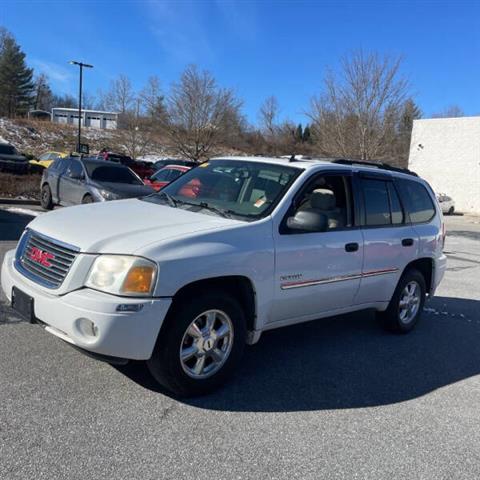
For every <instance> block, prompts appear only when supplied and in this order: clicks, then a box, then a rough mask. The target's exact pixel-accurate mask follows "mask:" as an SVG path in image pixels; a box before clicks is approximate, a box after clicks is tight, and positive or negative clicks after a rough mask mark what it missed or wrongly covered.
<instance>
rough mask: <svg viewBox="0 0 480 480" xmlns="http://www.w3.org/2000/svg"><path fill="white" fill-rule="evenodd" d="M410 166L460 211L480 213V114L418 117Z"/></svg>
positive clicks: (411, 147)
mask: <svg viewBox="0 0 480 480" xmlns="http://www.w3.org/2000/svg"><path fill="white" fill-rule="evenodd" d="M408 168H409V169H410V170H413V171H414V172H416V173H418V174H419V175H420V176H421V177H423V178H425V180H427V181H428V182H429V183H430V185H431V186H432V188H433V189H434V190H435V192H437V193H445V194H447V195H448V196H450V197H452V198H453V200H454V201H455V210H456V211H458V212H465V213H467V212H472V213H480V117H460V118H432V119H425V120H415V121H414V122H413V131H412V141H411V144H410V157H409V160H408Z"/></svg>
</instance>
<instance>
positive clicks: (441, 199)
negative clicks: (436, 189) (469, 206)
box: [437, 193, 455, 215]
mask: <svg viewBox="0 0 480 480" xmlns="http://www.w3.org/2000/svg"><path fill="white" fill-rule="evenodd" d="M437 200H438V203H439V205H440V208H441V209H442V213H444V214H445V215H453V214H454V212H455V202H454V201H453V199H452V197H449V196H448V195H445V194H444V193H437Z"/></svg>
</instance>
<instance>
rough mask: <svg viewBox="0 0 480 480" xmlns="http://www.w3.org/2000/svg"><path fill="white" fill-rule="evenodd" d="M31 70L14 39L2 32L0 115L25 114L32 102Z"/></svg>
mask: <svg viewBox="0 0 480 480" xmlns="http://www.w3.org/2000/svg"><path fill="white" fill-rule="evenodd" d="M32 77H33V70H32V69H31V68H28V67H27V65H26V63H25V54H24V53H23V52H22V50H21V49H20V46H19V45H18V44H17V42H16V41H15V39H14V38H13V37H12V36H11V35H10V34H9V33H7V32H3V35H2V42H1V51H0V115H3V116H8V117H14V116H16V115H25V114H26V113H27V112H28V110H29V109H30V107H31V105H32V102H33V91H34V84H33V82H32Z"/></svg>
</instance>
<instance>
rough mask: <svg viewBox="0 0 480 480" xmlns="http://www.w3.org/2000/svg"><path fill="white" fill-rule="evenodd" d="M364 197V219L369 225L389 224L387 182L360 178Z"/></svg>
mask: <svg viewBox="0 0 480 480" xmlns="http://www.w3.org/2000/svg"><path fill="white" fill-rule="evenodd" d="M362 185H363V195H364V199H365V221H366V224H367V225H369V226H378V225H390V224H391V215H390V201H389V197H388V189H387V183H386V182H384V181H382V180H367V179H363V180H362Z"/></svg>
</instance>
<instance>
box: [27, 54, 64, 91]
mask: <svg viewBox="0 0 480 480" xmlns="http://www.w3.org/2000/svg"><path fill="white" fill-rule="evenodd" d="M31 64H32V66H33V67H34V69H35V70H37V72H40V73H44V74H45V75H47V76H48V78H49V79H50V80H52V81H53V82H55V83H57V84H63V85H66V84H69V83H70V82H71V81H72V80H73V72H72V71H70V70H69V69H68V67H67V66H65V67H64V66H63V65H58V64H56V63H52V62H47V61H44V60H39V59H33V60H32V61H31Z"/></svg>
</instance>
